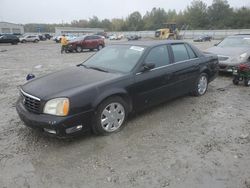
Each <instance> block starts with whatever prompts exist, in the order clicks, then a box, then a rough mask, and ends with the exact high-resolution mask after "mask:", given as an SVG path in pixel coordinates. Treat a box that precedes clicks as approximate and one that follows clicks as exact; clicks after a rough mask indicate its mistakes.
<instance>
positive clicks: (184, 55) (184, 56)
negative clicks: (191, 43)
mask: <svg viewBox="0 0 250 188" xmlns="http://www.w3.org/2000/svg"><path fill="white" fill-rule="evenodd" d="M171 46H172V50H173V54H174V61H175V62H178V61H185V60H188V59H189V55H188V52H187V49H186V47H185V45H184V44H172V45H171Z"/></svg>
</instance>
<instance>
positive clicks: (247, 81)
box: [244, 78, 250, 87]
mask: <svg viewBox="0 0 250 188" xmlns="http://www.w3.org/2000/svg"><path fill="white" fill-rule="evenodd" d="M244 85H245V86H247V87H248V86H250V78H245V79H244Z"/></svg>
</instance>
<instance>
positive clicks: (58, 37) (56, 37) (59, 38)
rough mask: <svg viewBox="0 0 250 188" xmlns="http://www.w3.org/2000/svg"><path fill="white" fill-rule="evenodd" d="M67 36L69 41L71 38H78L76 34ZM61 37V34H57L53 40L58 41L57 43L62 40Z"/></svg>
mask: <svg viewBox="0 0 250 188" xmlns="http://www.w3.org/2000/svg"><path fill="white" fill-rule="evenodd" d="M65 37H66V39H67V40H68V41H71V40H74V39H76V38H77V37H76V36H74V35H65ZM61 38H62V35H60V36H55V37H54V38H53V40H54V41H56V42H57V43H59V42H61Z"/></svg>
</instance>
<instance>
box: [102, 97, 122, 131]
mask: <svg viewBox="0 0 250 188" xmlns="http://www.w3.org/2000/svg"><path fill="white" fill-rule="evenodd" d="M125 116H126V114H125V109H124V107H123V106H122V105H121V104H120V103H118V102H114V103H110V104H108V105H107V106H106V107H105V108H104V110H103V111H102V113H101V126H102V128H103V129H104V130H105V131H107V132H114V131H116V130H118V129H119V128H120V126H121V125H122V124H123V122H124V119H125Z"/></svg>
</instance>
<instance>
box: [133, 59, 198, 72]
mask: <svg viewBox="0 0 250 188" xmlns="http://www.w3.org/2000/svg"><path fill="white" fill-rule="evenodd" d="M196 59H199V58H198V57H196V58H192V59H186V60H183V61H178V62H173V63H170V64H168V65H163V66H160V67H156V68H153V69H151V70H149V71H148V72H151V71H154V70H158V69H162V68H165V67H168V66H172V65H176V64H180V63H185V62H187V61H191V60H196ZM142 73H143V72H137V73H136V75H140V74H142Z"/></svg>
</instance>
